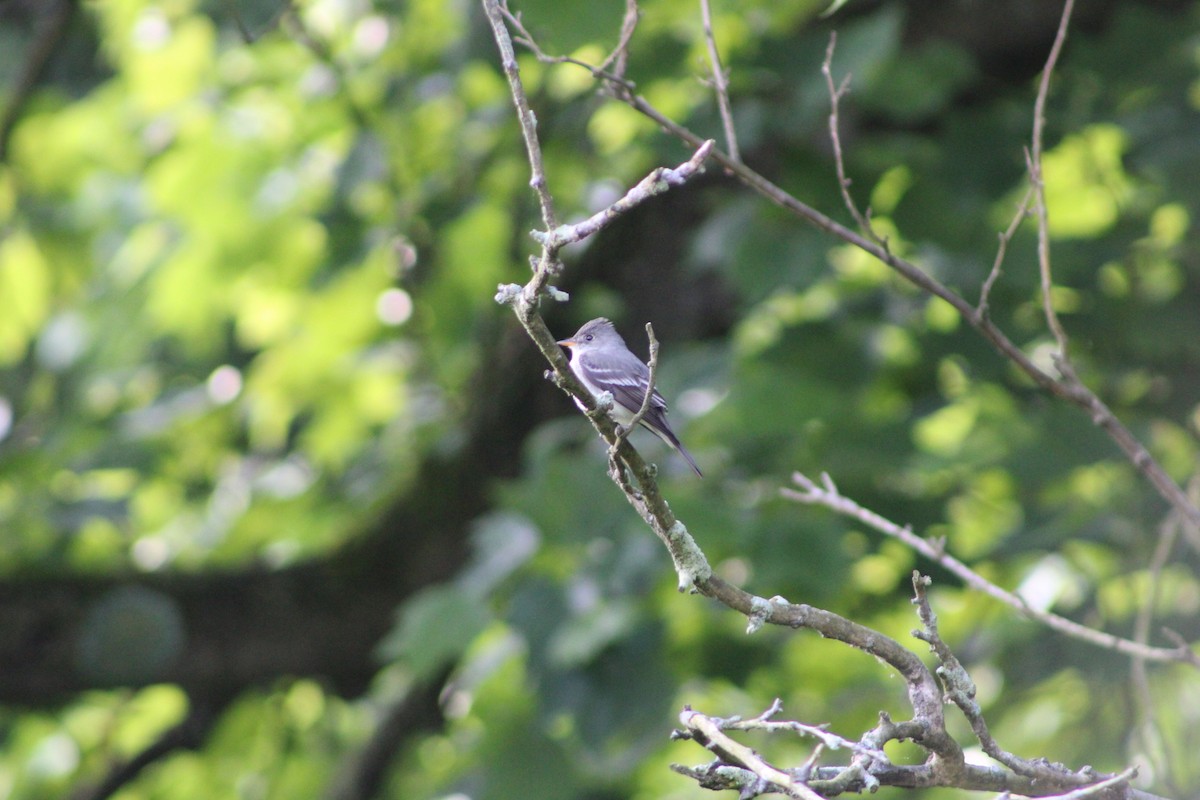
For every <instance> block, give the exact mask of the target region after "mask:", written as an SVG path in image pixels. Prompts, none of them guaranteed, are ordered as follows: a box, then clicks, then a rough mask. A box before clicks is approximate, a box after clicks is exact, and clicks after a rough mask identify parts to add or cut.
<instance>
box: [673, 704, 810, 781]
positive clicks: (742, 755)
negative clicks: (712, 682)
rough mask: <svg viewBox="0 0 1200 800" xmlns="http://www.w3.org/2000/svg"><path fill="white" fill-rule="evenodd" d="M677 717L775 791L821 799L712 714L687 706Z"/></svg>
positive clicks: (730, 761)
mask: <svg viewBox="0 0 1200 800" xmlns="http://www.w3.org/2000/svg"><path fill="white" fill-rule="evenodd" d="M679 721H680V723H681V724H682V725H683V727H684V729H685V730H687V732H688V734H689V735H690V736H691V738H693V739H695V740H696V741H697V742H699V743H700V744H702V745H704V746H705V747H707V748H708V749H709V750H711V751H712V752H713V753H714V754H715V755H716V756H717V757H718V758H720V759H721V760H722V761H724V762H725V763H727V764H732V765H733V766H735V767H741V768H742V769H747V770H750V771H751V772H753V773H754V774H755V775H757V776H758V777H759V778H760V779H761V780H763V781H765V782H766V783H769V784H771V785H772V786H773V787H775V788H776V790H777V791H779V792H782V793H783V794H785V795H787V796H788V797H796V798H802V800H822V797H821V795H819V794H817V793H816V792H814V791H813V790H812V789H810V788H809V787H808V786H805V785H804V784H803V783H800V782H799V781H797V780H796V779H794V778H793V777H792V776H791V775H789V774H788V773H786V772H784V771H783V770H781V769H779V768H777V767H773V766H771V765H770V764H768V763H767V762H766V761H765V760H763V758H762V757H761V756H759V754H758V753H756V752H754V750H752V749H751V748H749V747H747V746H746V745H744V744H742V743H741V742H739V741H737V740H735V739H733V738H731V737H729V736H726V735H725V732H724V731H723V730H722V729H721V726H720V725H719V724H718V722H717V721H716V720H715V719H714V718H713V717H709V716H707V715H705V714H701V713H700V712H699V711H693V710H692V709H691V707H690V706H688V707H685V708H684V710H683V712H682V713H680V715H679Z"/></svg>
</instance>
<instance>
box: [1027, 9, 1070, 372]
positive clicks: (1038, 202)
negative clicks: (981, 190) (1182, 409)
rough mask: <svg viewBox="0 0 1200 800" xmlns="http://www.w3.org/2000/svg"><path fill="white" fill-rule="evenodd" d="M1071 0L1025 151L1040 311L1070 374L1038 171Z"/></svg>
mask: <svg viewBox="0 0 1200 800" xmlns="http://www.w3.org/2000/svg"><path fill="white" fill-rule="evenodd" d="M1074 7H1075V0H1067V1H1066V3H1065V5H1064V6H1063V12H1062V18H1061V19H1060V20H1059V23H1058V32H1057V33H1056V34H1055V36H1054V44H1053V45H1052V46H1051V47H1050V55H1049V56H1047V58H1046V66H1045V67H1043V68H1042V78H1041V81H1040V82H1039V83H1038V91H1037V99H1036V100H1035V101H1034V104H1033V136H1032V144H1031V147H1030V150H1029V153H1028V154H1027V158H1026V161H1027V164H1028V168H1029V182H1030V184H1031V185H1032V187H1033V191H1034V203H1033V210H1034V214H1035V215H1036V217H1037V231H1038V248H1037V249H1038V271H1039V273H1040V275H1041V280H1042V311H1043V313H1044V314H1045V316H1046V324H1047V326H1049V328H1050V331H1051V332H1052V333H1053V334H1054V340H1055V342H1057V343H1058V354H1059V358H1060V360H1061V364H1060V365H1059V367H1060V369H1062V368H1064V367H1065V368H1066V369H1067V370H1069V374H1070V377H1071V378H1073V377H1074V370H1072V369H1071V368H1070V364H1069V362H1068V360H1067V358H1068V356H1067V332H1066V330H1064V329H1063V326H1062V323H1061V322H1060V321H1059V319H1058V312H1057V311H1055V310H1054V293H1053V280H1052V278H1051V273H1050V219H1049V212H1048V210H1047V209H1046V182H1045V180H1044V176H1043V175H1042V144H1043V141H1042V140H1043V133H1044V131H1045V128H1046V99H1047V97H1048V96H1049V95H1050V77H1051V76H1052V75H1053V73H1054V67H1055V65H1056V64H1057V63H1058V57H1059V55H1060V54H1061V53H1062V48H1063V43H1064V42H1066V39H1067V29H1068V28H1069V27H1070V22H1071V11H1072V10H1073V9H1074Z"/></svg>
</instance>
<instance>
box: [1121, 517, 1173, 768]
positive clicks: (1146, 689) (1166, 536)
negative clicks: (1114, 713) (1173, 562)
mask: <svg viewBox="0 0 1200 800" xmlns="http://www.w3.org/2000/svg"><path fill="white" fill-rule="evenodd" d="M1182 527H1183V521H1182V520H1181V519H1180V518H1179V515H1178V514H1177V513H1175V512H1172V513H1171V514H1168V515H1167V518H1166V519H1165V520H1163V522H1162V524H1161V525H1160V526H1159V531H1158V543H1157V545H1156V546H1155V548H1154V555H1153V556H1151V558H1150V564H1149V566H1148V568H1147V571H1148V573H1149V581H1148V585H1147V587H1146V597H1145V599H1144V600H1143V601H1142V606H1141V608H1139V609H1138V613H1137V617H1136V618H1135V619H1134V622H1133V639H1134V641H1137V642H1141V643H1143V644H1145V643H1146V642H1148V641H1149V640H1150V626H1151V624H1152V623H1153V620H1154V610H1155V608H1156V607H1157V606H1158V598H1159V591H1160V589H1161V580H1162V571H1163V568H1164V567H1165V566H1166V564H1167V560H1168V559H1169V558H1170V557H1171V551H1172V550H1174V549H1175V543H1176V542H1177V541H1178V540H1179V531H1180V529H1181V528H1182ZM1129 680H1130V683H1131V684H1132V686H1133V698H1134V714H1135V715H1136V718H1137V719H1136V727H1135V729H1134V730H1135V736H1136V738H1137V739H1138V740H1140V741H1141V742H1142V751H1143V752H1144V753H1145V754H1146V756H1147V757H1148V758H1149V759H1151V761H1152V763H1157V765H1158V767H1159V768H1160V769H1157V770H1156V772H1158V773H1159V774H1162V775H1164V776H1168V775H1170V770H1167V769H1162V767H1163V766H1165V765H1164V764H1163V763H1162V762H1163V760H1164V758H1165V757H1164V753H1163V737H1162V731H1161V730H1160V729H1159V726H1158V719H1157V715H1156V714H1155V711H1154V697H1153V696H1152V695H1151V693H1150V676H1149V674H1148V672H1147V669H1146V660H1145V659H1143V658H1134V659H1133V663H1132V664H1131V665H1130V671H1129Z"/></svg>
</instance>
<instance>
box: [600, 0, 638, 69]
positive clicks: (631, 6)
mask: <svg viewBox="0 0 1200 800" xmlns="http://www.w3.org/2000/svg"><path fill="white" fill-rule="evenodd" d="M640 18H641V11H639V9H638V4H637V0H625V14H624V16H623V17H622V18H621V36H620V38H618V39H617V46H616V47H614V48H613V51H612V52H611V53H609V54H608V57H607V58H606V59H604V60H603V61H601V62H600V69H602V70H606V69H608V66H609V64H612V65H613V72H614V73H615V74H616V75H619V76H624V75H625V67H626V66H627V65H628V63H629V43H630V42H632V41H633V33H634V31H636V30H637V24H638V20H639V19H640Z"/></svg>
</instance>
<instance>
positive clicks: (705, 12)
mask: <svg viewBox="0 0 1200 800" xmlns="http://www.w3.org/2000/svg"><path fill="white" fill-rule="evenodd" d="M700 19H701V21H702V22H703V25H704V41H705V43H706V44H707V45H708V61H709V65H710V67H711V68H712V84H713V89H714V90H715V91H716V93H717V110H718V111H719V112H720V114H721V125H722V127H723V128H724V129H725V148H726V150H727V151H728V153H729V157H730V158H732V159H733V160H734V161H741V160H742V156H741V153H739V152H738V142H737V130H736V129H735V128H734V127H733V110H732V109H731V108H730V105H729V75H727V74H726V72H725V68H724V67H722V66H721V53H720V51H719V50H717V37H716V35H715V34H714V33H713V24H712V8H711V5H710V0H700Z"/></svg>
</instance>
